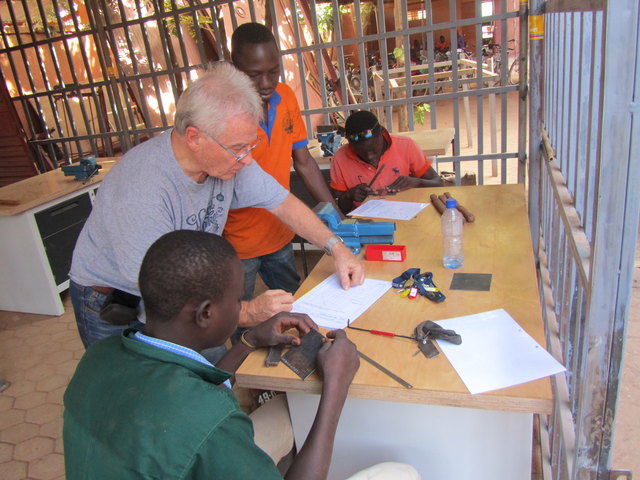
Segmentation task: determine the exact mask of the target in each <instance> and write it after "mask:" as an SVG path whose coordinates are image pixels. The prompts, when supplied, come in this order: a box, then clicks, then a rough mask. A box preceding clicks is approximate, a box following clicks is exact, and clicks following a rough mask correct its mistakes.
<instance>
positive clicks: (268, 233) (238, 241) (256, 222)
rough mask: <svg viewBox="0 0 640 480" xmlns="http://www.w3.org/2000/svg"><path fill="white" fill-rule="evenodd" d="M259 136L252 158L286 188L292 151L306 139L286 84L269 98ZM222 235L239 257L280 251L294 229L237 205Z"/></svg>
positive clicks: (269, 215)
mask: <svg viewBox="0 0 640 480" xmlns="http://www.w3.org/2000/svg"><path fill="white" fill-rule="evenodd" d="M258 136H259V137H260V143H259V144H258V146H257V147H256V148H255V150H253V152H251V155H252V157H253V159H254V160H255V161H256V162H258V164H259V165H260V166H261V167H262V169H263V170H264V171H265V172H267V173H268V174H270V175H271V176H272V177H273V178H275V179H276V180H277V181H278V183H280V185H282V186H283V187H284V188H286V189H287V190H289V180H290V178H291V162H292V159H291V155H292V152H293V151H294V150H297V149H298V148H303V147H306V146H307V144H308V143H309V141H308V139H307V129H306V127H305V125H304V121H303V120H302V115H301V114H300V107H299V106H298V100H297V99H296V96H295V94H294V93H293V90H291V88H290V87H288V86H287V85H285V84H283V83H279V84H278V86H277V87H276V90H275V92H273V95H272V96H271V98H270V99H269V108H268V111H267V123H266V124H265V123H264V122H262V121H261V122H260V126H259V127H258ZM224 237H225V238H226V239H227V240H228V241H229V242H230V243H231V245H233V247H234V248H235V249H236V252H238V256H239V257H240V258H241V259H247V258H255V257H259V256H261V255H267V254H269V253H273V252H276V251H278V250H280V249H281V248H282V247H284V246H285V245H286V244H287V243H289V242H290V241H291V239H292V238H293V232H292V231H291V230H289V228H287V227H286V226H285V225H284V224H283V223H282V222H281V221H280V220H278V219H277V218H276V217H275V216H274V215H273V214H272V213H271V212H269V211H267V210H264V209H262V208H239V209H236V210H230V211H229V217H228V218H227V224H226V225H225V229H224Z"/></svg>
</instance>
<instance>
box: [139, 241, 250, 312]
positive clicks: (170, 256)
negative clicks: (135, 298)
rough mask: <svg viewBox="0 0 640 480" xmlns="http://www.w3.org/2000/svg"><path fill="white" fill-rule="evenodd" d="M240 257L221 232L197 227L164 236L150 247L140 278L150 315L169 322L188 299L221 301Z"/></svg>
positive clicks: (194, 301) (193, 300) (143, 298)
mask: <svg viewBox="0 0 640 480" xmlns="http://www.w3.org/2000/svg"><path fill="white" fill-rule="evenodd" d="M237 258H238V257H237V255H236V252H235V250H234V249H233V247H232V246H231V244H230V243H229V242H228V241H227V240H225V239H224V238H222V237H220V236H218V235H214V234H211V233H205V232H199V231H196V230H176V231H173V232H170V233H167V234H165V235H163V236H162V237H160V238H159V239H158V240H156V241H155V242H154V243H153V245H151V247H149V250H147V253H146V254H145V256H144V259H143V260H142V265H141V267H140V274H139V277H138V283H139V285H140V293H141V295H142V300H143V302H144V307H145V312H146V313H147V316H148V317H149V318H153V319H155V320H160V321H168V320H171V319H172V318H174V317H176V316H177V315H178V313H180V310H182V308H183V307H184V306H185V305H187V303H189V302H193V303H194V304H199V303H201V302H203V301H204V300H207V299H208V300H211V301H212V302H214V303H217V302H219V301H220V300H222V298H223V297H224V295H225V294H226V292H227V288H228V285H229V272H230V271H231V267H232V265H233V262H234V261H239V260H238V259H237Z"/></svg>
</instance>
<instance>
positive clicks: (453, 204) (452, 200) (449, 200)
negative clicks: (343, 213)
mask: <svg viewBox="0 0 640 480" xmlns="http://www.w3.org/2000/svg"><path fill="white" fill-rule="evenodd" d="M456 205H457V203H456V199H455V198H447V208H456Z"/></svg>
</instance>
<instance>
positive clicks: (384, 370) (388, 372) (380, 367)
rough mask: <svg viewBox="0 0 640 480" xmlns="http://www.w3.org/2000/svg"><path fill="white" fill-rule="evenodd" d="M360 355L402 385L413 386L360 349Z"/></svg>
mask: <svg viewBox="0 0 640 480" xmlns="http://www.w3.org/2000/svg"><path fill="white" fill-rule="evenodd" d="M358 355H360V358H362V359H363V360H366V361H367V362H369V363H370V364H371V365H373V366H374V367H376V368H377V369H378V370H380V371H381V372H382V373H384V374H386V375H388V376H389V377H391V378H393V379H394V380H395V381H396V382H398V383H399V384H400V385H402V386H403V387H405V388H409V389H411V388H413V385H411V384H410V383H409V382H407V381H406V380H403V379H402V378H400V377H399V376H397V375H396V374H395V373H393V372H392V371H390V370H388V369H386V368H385V367H383V366H382V365H380V364H379V363H378V362H376V361H375V360H374V359H373V358H371V357H368V356H366V355H365V354H364V353H362V352H360V351H358Z"/></svg>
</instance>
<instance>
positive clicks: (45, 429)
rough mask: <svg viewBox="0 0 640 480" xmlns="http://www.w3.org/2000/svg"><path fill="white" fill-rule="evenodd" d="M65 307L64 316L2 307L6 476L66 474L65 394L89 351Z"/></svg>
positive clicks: (1, 433)
mask: <svg viewBox="0 0 640 480" xmlns="http://www.w3.org/2000/svg"><path fill="white" fill-rule="evenodd" d="M65 307H66V313H65V314H64V315H62V316H60V317H46V316H42V315H29V314H22V313H20V314H19V313H12V312H0V378H1V379H3V380H4V381H7V382H9V386H8V387H7V388H6V389H5V390H4V391H3V392H2V393H0V478H2V479H5V480H18V479H34V480H35V479H39V480H40V479H42V480H53V479H64V457H63V455H62V453H63V450H62V395H63V393H64V390H65V388H66V386H67V384H68V383H69V379H70V378H71V375H72V374H73V372H74V371H75V368H76V365H77V363H78V360H79V358H80V357H81V356H82V354H83V353H84V347H83V346H82V342H80V337H79V336H78V331H77V329H76V326H75V321H74V320H73V312H72V309H71V305H70V303H69V302H68V300H67V301H65Z"/></svg>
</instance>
